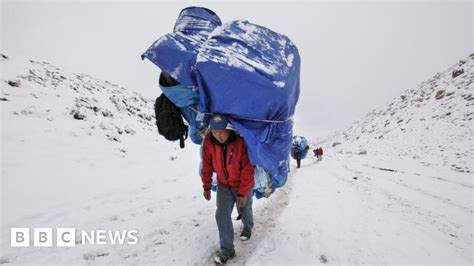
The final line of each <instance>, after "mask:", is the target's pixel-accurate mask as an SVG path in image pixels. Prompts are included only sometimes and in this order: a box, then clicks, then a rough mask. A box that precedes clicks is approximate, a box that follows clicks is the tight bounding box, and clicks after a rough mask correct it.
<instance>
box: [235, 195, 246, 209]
mask: <svg viewBox="0 0 474 266" xmlns="http://www.w3.org/2000/svg"><path fill="white" fill-rule="evenodd" d="M246 202H247V197H239V196H237V207H239V208H242V207H244V206H245V203H246Z"/></svg>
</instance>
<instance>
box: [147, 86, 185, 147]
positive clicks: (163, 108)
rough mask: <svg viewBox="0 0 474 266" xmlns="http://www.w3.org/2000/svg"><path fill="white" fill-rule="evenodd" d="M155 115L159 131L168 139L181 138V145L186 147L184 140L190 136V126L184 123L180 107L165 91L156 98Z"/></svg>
mask: <svg viewBox="0 0 474 266" xmlns="http://www.w3.org/2000/svg"><path fill="white" fill-rule="evenodd" d="M155 117H156V126H157V127H158V133H160V135H163V136H164V137H165V138H166V139H167V140H170V141H176V140H179V146H180V147H181V148H184V140H185V139H187V138H188V126H186V125H185V124H184V122H183V118H182V117H181V111H180V110H179V108H178V107H177V106H176V105H175V104H174V103H173V102H172V101H170V100H169V99H168V97H166V96H165V94H164V93H162V94H161V95H160V97H158V98H156V101H155Z"/></svg>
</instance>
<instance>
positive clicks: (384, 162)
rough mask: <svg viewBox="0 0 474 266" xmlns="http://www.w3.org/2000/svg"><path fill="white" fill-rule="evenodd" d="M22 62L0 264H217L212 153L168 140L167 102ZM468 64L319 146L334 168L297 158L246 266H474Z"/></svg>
mask: <svg viewBox="0 0 474 266" xmlns="http://www.w3.org/2000/svg"><path fill="white" fill-rule="evenodd" d="M7 56H8V57H9V58H8V59H0V60H1V61H0V63H1V66H2V76H1V86H2V87H1V88H2V95H0V98H1V99H4V100H2V101H0V106H1V117H2V118H1V121H2V123H1V134H2V139H1V150H2V153H1V168H2V178H1V208H2V209H1V227H0V230H1V231H0V247H1V249H0V251H1V252H0V263H14V264H22V263H26V264H40V263H45V264H105V263H107V264H119V263H120V264H137V265H143V264H152V265H157V264H158V265H159V264H165V265H168V264H197V265H203V264H204V265H212V263H211V255H212V253H213V252H214V251H215V250H216V249H217V248H218V235H217V226H216V224H215V220H214V211H215V201H214V199H215V194H214V193H213V194H212V200H211V201H210V202H208V201H206V200H204V198H203V197H202V189H201V181H200V178H199V176H198V167H199V147H198V146H196V145H193V144H192V143H191V142H189V141H187V142H186V148H185V149H179V148H178V146H179V144H178V143H177V142H167V141H165V140H164V139H163V138H162V137H161V136H159V135H158V134H157V132H156V128H155V125H154V117H153V102H154V101H153V99H146V98H144V97H142V96H141V95H139V94H137V93H134V92H133V90H132V89H125V88H121V87H120V86H117V85H115V84H113V83H110V82H108V81H103V80H100V79H96V78H93V77H90V76H87V75H85V74H75V73H70V72H67V71H64V70H61V69H59V68H57V67H55V66H53V65H51V64H48V63H46V62H38V61H27V60H21V59H20V58H17V57H16V56H15V55H9V54H7ZM463 61H465V62H464V63H463V64H461V63H458V64H456V65H454V66H453V67H451V68H449V69H447V70H446V71H445V72H442V73H439V74H438V75H435V76H434V77H433V78H432V79H430V80H428V81H426V82H424V83H423V84H421V85H420V86H419V87H418V88H417V89H416V90H415V89H414V90H408V91H407V92H406V93H404V97H399V98H397V99H394V101H393V102H392V103H391V104H389V105H388V106H385V107H382V108H379V109H376V110H374V111H373V112H371V113H370V114H369V115H367V116H366V117H364V118H362V119H361V120H360V121H358V122H356V123H355V124H354V125H353V126H351V127H350V128H349V129H347V130H345V131H344V132H341V133H339V134H336V135H334V136H332V137H331V138H329V139H327V140H325V141H320V140H318V139H315V140H316V141H313V143H312V145H311V149H314V148H315V147H319V146H321V147H323V149H324V154H325V155H324V156H323V160H322V161H320V162H318V161H316V160H315V159H314V158H312V157H311V156H308V157H307V158H306V159H305V160H303V161H302V167H301V168H300V169H296V168H295V161H292V163H291V172H290V175H289V177H288V181H287V183H286V185H285V186H284V187H283V188H281V189H278V190H277V191H276V192H275V194H273V195H272V196H270V198H268V199H261V200H254V217H255V228H254V230H253V232H252V238H251V239H250V240H249V241H247V242H241V241H240V240H239V239H238V237H236V238H235V244H236V252H237V257H236V258H235V259H234V260H233V262H235V263H236V264H270V265H271V264H285V265H288V264H323V263H330V264H333V263H334V264H376V265H381V264H408V263H409V264H434V263H436V264H445V265H453V264H465V265H472V262H473V260H474V255H473V249H472V246H473V225H474V224H473V196H472V195H473V187H474V184H473V177H474V176H473V173H472V170H473V169H472V165H473V164H472V162H473V158H472V155H473V146H472V143H473V142H472V136H473V134H472V133H473V132H472V121H471V120H470V118H471V117H472V113H473V112H472V106H471V100H469V99H473V98H472V93H473V89H474V87H473V80H474V78H473V73H474V71H473V61H474V58H473V56H471V57H469V58H467V59H465V60H463ZM459 68H463V69H464V70H465V73H464V74H462V75H460V76H458V77H456V78H454V79H453V78H452V77H451V73H452V71H453V70H455V69H459ZM9 81H10V84H11V85H10V84H9ZM440 89H445V90H446V95H445V96H444V97H443V98H441V99H439V100H436V99H435V95H436V93H437V91H439V90H440ZM450 92H455V93H454V94H451V95H449V94H450ZM157 94H159V92H157ZM447 95H449V96H447ZM157 96H158V95H157ZM368 97H369V96H368ZM420 97H421V98H422V99H423V100H421V101H420V100H419V98H420ZM402 98H404V99H402ZM448 112H450V113H451V114H449V115H446V114H447V113H448ZM74 116H76V117H77V118H80V117H83V119H75V118H74ZM422 118H423V119H424V120H422ZM400 120H403V121H402V122H400V123H398V121H400ZM387 122H389V123H387ZM402 128H404V130H402ZM380 136H382V138H379V137H380ZM306 137H307V138H308V137H309V139H313V138H315V137H317V136H306ZM334 142H340V143H341V144H339V145H336V146H335V147H332V144H333V143H334ZM441 149H442V150H444V152H440V150H441ZM363 150H365V151H366V154H364V152H362V151H363ZM310 154H312V153H310ZM236 216H237V214H236V213H234V214H233V218H234V219H235V217H236ZM234 226H235V233H236V236H238V233H239V232H240V229H241V224H240V223H238V222H235V223H234ZM11 227H29V228H34V227H52V228H63V227H73V228H76V229H77V230H88V231H90V230H97V229H106V230H132V229H135V230H138V236H139V243H138V244H136V245H127V244H125V245H120V244H115V245H112V244H107V245H92V244H77V245H76V246H75V247H51V248H39V247H25V248H14V247H10V243H9V241H10V237H9V236H10V228H11ZM78 239H80V238H78Z"/></svg>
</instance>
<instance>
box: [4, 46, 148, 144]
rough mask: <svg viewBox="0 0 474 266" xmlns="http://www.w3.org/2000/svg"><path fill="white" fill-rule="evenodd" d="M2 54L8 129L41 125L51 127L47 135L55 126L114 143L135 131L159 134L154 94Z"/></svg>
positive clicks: (127, 137)
mask: <svg viewBox="0 0 474 266" xmlns="http://www.w3.org/2000/svg"><path fill="white" fill-rule="evenodd" d="M0 60H1V61H0V62H1V68H2V71H1V72H2V77H1V84H2V85H1V86H2V94H1V95H0V104H1V109H2V125H3V127H5V128H4V130H5V131H11V130H33V129H34V128H36V129H38V128H41V129H46V130H45V132H42V133H41V134H45V135H47V134H48V132H46V131H50V132H51V131H55V132H60V134H59V136H61V135H68V136H73V137H74V136H76V137H77V136H84V135H87V136H94V137H103V138H105V139H106V140H108V141H111V142H113V143H120V142H122V141H124V140H126V139H131V138H132V137H133V136H135V134H140V135H141V137H144V136H146V137H149V138H154V139H157V132H156V129H155V125H154V115H153V101H152V100H150V99H145V98H144V97H143V96H141V95H140V94H138V93H136V92H134V91H131V90H127V89H125V88H123V87H120V86H117V85H115V84H113V83H111V82H108V81H104V80H99V79H96V78H93V77H90V76H88V75H85V74H77V73H69V72H66V71H63V70H61V69H60V68H58V67H56V66H54V65H51V64H49V63H47V62H38V61H34V60H29V61H23V60H20V59H16V58H10V57H9V56H8V55H5V54H1V56H0ZM58 120H59V121H58ZM45 123H46V124H45ZM47 123H49V124H47ZM4 133H5V132H4ZM10 133H11V132H10ZM41 134H40V135H41ZM55 134H56V133H54V134H50V135H55ZM14 135H15V134H9V133H7V134H4V136H5V137H9V136H14ZM55 136H56V135H55ZM2 141H9V140H8V139H2ZM118 150H119V151H120V149H118ZM121 152H122V153H124V152H125V151H124V150H122V151H121Z"/></svg>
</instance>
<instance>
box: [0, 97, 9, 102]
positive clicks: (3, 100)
mask: <svg viewBox="0 0 474 266" xmlns="http://www.w3.org/2000/svg"><path fill="white" fill-rule="evenodd" d="M0 101H2V102H8V99H7V98H0Z"/></svg>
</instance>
